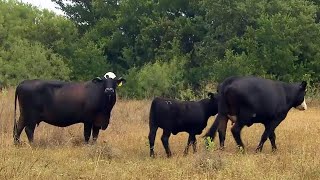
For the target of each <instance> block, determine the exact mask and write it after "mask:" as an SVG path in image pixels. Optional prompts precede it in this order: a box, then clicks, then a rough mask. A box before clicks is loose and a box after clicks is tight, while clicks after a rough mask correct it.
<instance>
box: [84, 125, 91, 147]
mask: <svg viewBox="0 0 320 180" xmlns="http://www.w3.org/2000/svg"><path fill="white" fill-rule="evenodd" d="M91 129H92V124H91V123H88V122H85V123H84V129H83V135H84V141H85V143H86V144H88V143H89V139H90V135H91Z"/></svg>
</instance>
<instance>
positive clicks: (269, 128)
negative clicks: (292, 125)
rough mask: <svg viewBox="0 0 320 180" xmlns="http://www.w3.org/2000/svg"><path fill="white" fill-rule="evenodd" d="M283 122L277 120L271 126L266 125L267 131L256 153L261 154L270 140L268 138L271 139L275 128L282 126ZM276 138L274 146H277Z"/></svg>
mask: <svg viewBox="0 0 320 180" xmlns="http://www.w3.org/2000/svg"><path fill="white" fill-rule="evenodd" d="M280 122H281V120H275V121H271V122H270V124H267V125H265V130H264V132H263V134H262V136H261V140H260V143H259V145H258V147H257V149H256V152H261V151H262V149H263V145H264V143H265V142H266V140H267V139H268V137H270V135H271V134H272V132H274V130H275V128H276V127H277V126H278V125H279V124H280ZM275 145H276V144H275V136H274V146H275Z"/></svg>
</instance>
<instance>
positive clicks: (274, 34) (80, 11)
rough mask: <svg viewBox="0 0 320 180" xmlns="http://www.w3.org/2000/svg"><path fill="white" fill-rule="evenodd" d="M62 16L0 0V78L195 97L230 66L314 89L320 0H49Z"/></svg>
mask: <svg viewBox="0 0 320 180" xmlns="http://www.w3.org/2000/svg"><path fill="white" fill-rule="evenodd" d="M52 1H53V2H55V3H56V4H57V5H59V7H60V8H61V10H62V11H64V13H65V16H58V15H56V14H54V13H52V12H49V11H47V10H39V9H37V8H36V7H32V6H30V5H25V4H22V3H20V2H19V1H16V0H0V81H1V82H2V83H3V84H4V85H6V86H14V85H16V84H17V83H18V82H20V81H22V80H24V79H31V78H42V79H61V80H68V81H69V80H70V81H84V80H90V79H92V78H93V77H95V76H101V75H103V74H104V73H105V72H107V71H113V72H115V73H116V74H117V75H118V76H124V77H125V78H126V79H127V84H126V85H125V86H123V87H121V88H120V89H119V90H120V93H121V94H122V95H123V96H126V97H128V98H149V97H152V96H156V95H163V96H167V97H177V98H182V99H186V98H190V97H194V96H197V95H201V94H203V92H204V91H205V90H206V89H208V88H209V89H212V87H213V86H214V85H215V83H219V82H221V81H222V80H223V79H224V78H226V77H228V76H231V75H257V76H262V77H266V78H270V79H276V80H282V81H286V82H294V81H301V80H306V81H308V82H309V86H310V88H311V89H315V88H316V86H317V84H318V83H319V80H320V75H319V73H320V57H319V56H320V54H319V52H320V49H319V48H320V24H319V20H320V18H319V17H320V9H319V7H320V1H319V0H174V1H172V0H67V1H66V0H52Z"/></svg>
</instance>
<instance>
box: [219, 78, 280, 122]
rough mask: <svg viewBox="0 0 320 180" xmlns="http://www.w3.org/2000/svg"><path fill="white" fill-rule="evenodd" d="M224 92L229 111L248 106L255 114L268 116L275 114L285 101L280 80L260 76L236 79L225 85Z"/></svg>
mask: <svg viewBox="0 0 320 180" xmlns="http://www.w3.org/2000/svg"><path fill="white" fill-rule="evenodd" d="M223 93H224V94H223V95H224V100H225V101H226V102H227V104H226V106H227V109H228V111H229V112H232V111H238V110H239V109H240V108H246V109H249V110H250V111H252V112H253V113H254V114H261V115H263V116H266V115H269V114H270V115H271V114H273V113H274V112H275V111H276V109H277V107H278V105H279V104H283V103H284V101H285V99H284V95H283V94H284V93H283V88H282V87H281V85H280V84H278V82H275V81H272V80H268V79H263V78H258V77H243V78H238V79H235V80H234V81H233V82H231V83H229V84H228V85H227V86H225V87H224V90H223ZM231 114H233V113H231Z"/></svg>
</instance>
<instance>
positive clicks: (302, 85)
mask: <svg viewBox="0 0 320 180" xmlns="http://www.w3.org/2000/svg"><path fill="white" fill-rule="evenodd" d="M300 88H301V89H302V90H304V91H305V90H306V88H307V82H306V81H302V82H301V84H300Z"/></svg>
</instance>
